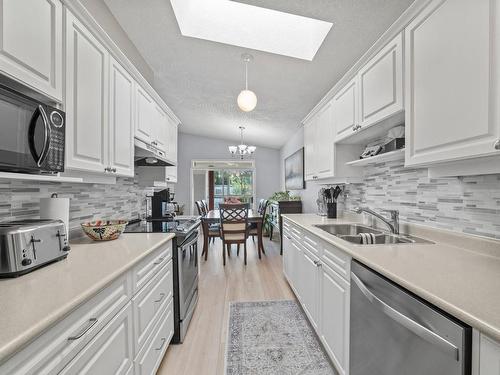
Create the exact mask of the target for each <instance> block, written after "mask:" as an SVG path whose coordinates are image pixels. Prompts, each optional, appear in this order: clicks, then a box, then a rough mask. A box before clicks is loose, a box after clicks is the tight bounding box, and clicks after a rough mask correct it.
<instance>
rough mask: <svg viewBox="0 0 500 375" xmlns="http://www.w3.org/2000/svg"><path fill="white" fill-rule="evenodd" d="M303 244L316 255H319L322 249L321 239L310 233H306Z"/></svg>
mask: <svg viewBox="0 0 500 375" xmlns="http://www.w3.org/2000/svg"><path fill="white" fill-rule="evenodd" d="M302 245H303V246H304V247H305V248H306V249H307V250H309V251H310V252H312V253H313V254H315V255H318V253H319V250H320V240H319V239H318V238H316V237H315V236H312V235H310V234H304V237H303V241H302Z"/></svg>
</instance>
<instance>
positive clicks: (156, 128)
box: [152, 103, 168, 152]
mask: <svg viewBox="0 0 500 375" xmlns="http://www.w3.org/2000/svg"><path fill="white" fill-rule="evenodd" d="M152 125H153V129H152V139H153V145H154V146H155V147H157V148H159V149H160V150H162V151H165V152H166V151H167V147H168V124H167V114H166V113H165V111H164V110H163V109H161V108H160V106H159V105H158V104H156V103H155V104H154V105H153V122H152Z"/></svg>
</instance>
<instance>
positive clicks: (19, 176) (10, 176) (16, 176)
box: [0, 172, 83, 182]
mask: <svg viewBox="0 0 500 375" xmlns="http://www.w3.org/2000/svg"><path fill="white" fill-rule="evenodd" d="M0 179H2V180H5V179H7V180H25V181H51V182H83V179H82V178H79V177H61V176H59V175H43V174H42V175H40V174H27V173H12V172H0Z"/></svg>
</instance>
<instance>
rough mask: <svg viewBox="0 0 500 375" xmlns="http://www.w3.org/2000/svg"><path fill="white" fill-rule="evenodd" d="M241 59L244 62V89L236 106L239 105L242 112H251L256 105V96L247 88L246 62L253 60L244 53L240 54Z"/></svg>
mask: <svg viewBox="0 0 500 375" xmlns="http://www.w3.org/2000/svg"><path fill="white" fill-rule="evenodd" d="M241 59H242V60H243V61H244V62H245V90H241V92H240V94H239V95H238V99H237V102H238V107H240V109H241V110H242V111H243V112H251V111H253V110H254V109H255V107H256V106H257V96H256V95H255V93H254V92H253V91H251V90H249V89H248V63H249V62H251V61H252V60H253V56H252V55H250V54H248V53H244V54H243V55H241Z"/></svg>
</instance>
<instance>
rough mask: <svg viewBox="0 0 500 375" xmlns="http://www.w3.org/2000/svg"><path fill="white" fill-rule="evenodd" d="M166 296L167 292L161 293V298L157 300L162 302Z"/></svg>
mask: <svg viewBox="0 0 500 375" xmlns="http://www.w3.org/2000/svg"><path fill="white" fill-rule="evenodd" d="M163 298H165V293H160V299H157V300H156V301H155V302H161V301H163Z"/></svg>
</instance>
